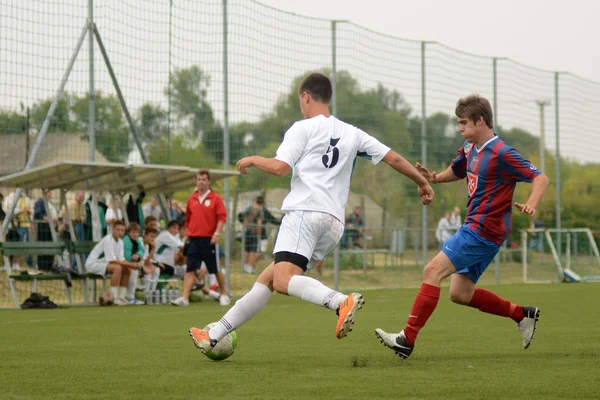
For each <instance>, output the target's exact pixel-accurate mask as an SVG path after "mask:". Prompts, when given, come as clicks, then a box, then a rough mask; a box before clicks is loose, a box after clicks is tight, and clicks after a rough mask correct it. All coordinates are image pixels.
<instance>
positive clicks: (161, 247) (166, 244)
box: [154, 231, 183, 267]
mask: <svg viewBox="0 0 600 400" xmlns="http://www.w3.org/2000/svg"><path fill="white" fill-rule="evenodd" d="M179 246H183V242H182V241H181V239H179V237H176V236H173V235H172V234H171V232H169V231H162V232H161V233H159V234H158V236H157V237H156V250H155V251H154V259H155V260H156V261H158V262H159V263H163V264H167V265H170V266H171V267H173V266H175V254H176V253H177V252H178V251H179Z"/></svg>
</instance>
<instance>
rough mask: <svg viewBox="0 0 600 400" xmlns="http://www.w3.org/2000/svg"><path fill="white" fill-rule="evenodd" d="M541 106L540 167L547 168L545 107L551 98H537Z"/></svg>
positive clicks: (543, 169)
mask: <svg viewBox="0 0 600 400" xmlns="http://www.w3.org/2000/svg"><path fill="white" fill-rule="evenodd" d="M536 103H537V105H538V106H540V169H541V170H542V172H543V171H545V170H546V126H545V121H544V120H545V118H544V107H545V106H548V105H550V100H537V101H536Z"/></svg>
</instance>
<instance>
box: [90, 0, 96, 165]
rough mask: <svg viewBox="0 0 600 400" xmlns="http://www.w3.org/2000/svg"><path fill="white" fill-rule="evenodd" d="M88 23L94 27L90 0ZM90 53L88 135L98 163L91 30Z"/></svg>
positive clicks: (92, 0)
mask: <svg viewBox="0 0 600 400" xmlns="http://www.w3.org/2000/svg"><path fill="white" fill-rule="evenodd" d="M88 21H89V24H90V25H89V26H94V0H88ZM88 46H89V49H88V53H89V58H90V60H89V70H90V71H89V77H90V93H89V95H90V97H89V98H88V103H89V104H88V107H89V115H88V121H89V126H88V135H89V139H90V161H96V90H95V89H94V32H93V31H92V30H91V29H89V32H88Z"/></svg>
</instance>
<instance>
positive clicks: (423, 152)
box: [421, 41, 429, 266]
mask: <svg viewBox="0 0 600 400" xmlns="http://www.w3.org/2000/svg"><path fill="white" fill-rule="evenodd" d="M425 44H426V42H424V41H423V42H421V114H422V115H421V162H422V163H423V165H426V166H429V165H428V163H427V113H426V111H425V105H426V104H425ZM421 229H422V232H421V241H422V242H423V243H422V246H423V247H422V248H423V265H424V266H425V265H427V244H428V241H427V206H425V205H422V206H421Z"/></svg>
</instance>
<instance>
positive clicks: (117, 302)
mask: <svg viewBox="0 0 600 400" xmlns="http://www.w3.org/2000/svg"><path fill="white" fill-rule="evenodd" d="M114 305H116V306H128V305H129V302H128V301H127V300H125V299H122V298H118V299H115V302H114Z"/></svg>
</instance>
